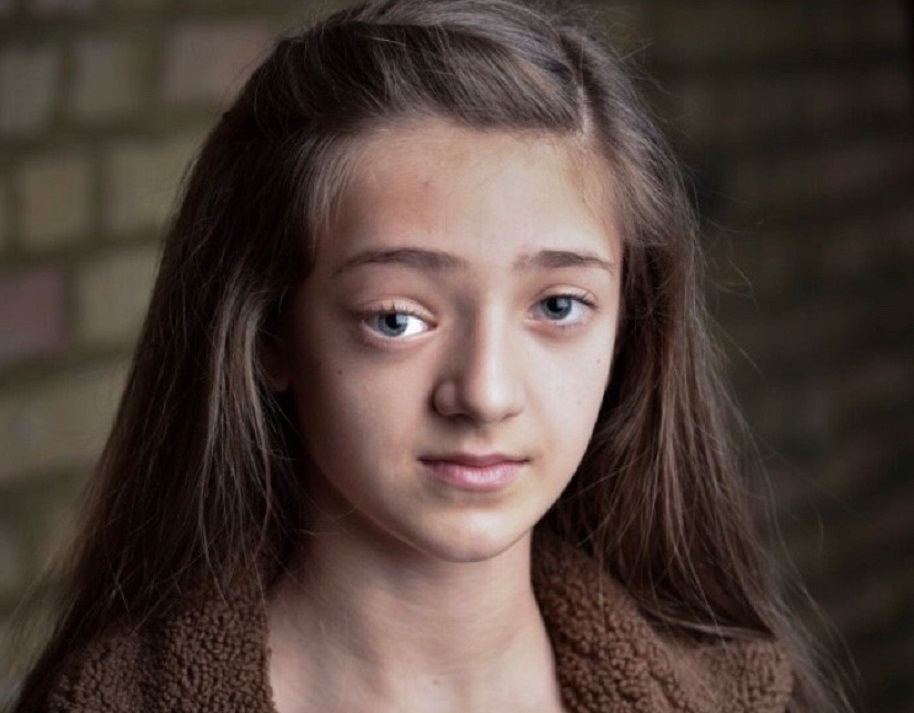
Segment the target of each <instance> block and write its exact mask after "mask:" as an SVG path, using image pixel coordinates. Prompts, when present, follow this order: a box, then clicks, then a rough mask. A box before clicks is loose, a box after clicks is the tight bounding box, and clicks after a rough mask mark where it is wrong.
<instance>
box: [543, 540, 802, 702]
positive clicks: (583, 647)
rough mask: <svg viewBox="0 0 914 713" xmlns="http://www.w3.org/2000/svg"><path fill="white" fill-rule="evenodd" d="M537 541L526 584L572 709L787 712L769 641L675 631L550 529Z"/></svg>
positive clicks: (785, 674)
mask: <svg viewBox="0 0 914 713" xmlns="http://www.w3.org/2000/svg"><path fill="white" fill-rule="evenodd" d="M537 545H538V549H537V551H536V553H535V555H534V586H535V589H536V592H537V598H538V600H539V602H540V608H541V611H542V613H543V618H544V620H545V621H546V626H547V629H548V630H549V633H550V636H551V638H552V642H553V647H554V650H555V653H556V670H557V673H558V676H559V680H560V682H561V684H562V690H563V694H564V695H565V697H566V701H567V705H568V706H569V708H570V710H571V711H574V713H583V712H584V711H598V710H614V711H642V710H650V711H658V712H659V711H668V712H678V711H689V712H698V711H708V712H709V713H710V712H711V711H715V712H717V711H729V712H731V713H742V712H744V711H745V712H748V711H752V712H753V713H783V711H785V710H786V709H787V705H788V702H789V700H790V697H791V693H792V689H793V676H792V671H791V665H790V659H789V656H788V654H787V652H786V650H785V649H784V648H783V647H782V646H781V645H780V644H779V643H778V642H776V641H772V640H768V639H764V638H761V637H758V638H747V639H727V640H721V639H719V638H713V639H712V638H710V637H708V638H707V639H706V640H699V639H697V638H692V639H684V638H679V637H674V636H673V635H671V634H669V633H668V632H665V631H663V630H661V629H659V628H658V627H656V626H654V625H653V624H652V623H651V622H649V621H648V620H647V619H646V618H645V617H644V616H643V615H642V614H641V613H640V611H639V610H638V608H637V606H636V605H635V603H634V601H633V600H632V599H631V597H630V596H629V595H628V593H627V592H625V591H624V589H623V588H622V587H621V586H620V585H619V584H618V583H617V582H616V581H615V580H613V579H612V578H611V577H610V576H608V575H607V574H606V573H604V572H602V571H601V570H600V569H599V567H598V566H597V564H596V562H594V561H593V560H592V559H590V558H588V557H587V556H586V555H584V554H583V553H581V552H579V551H578V550H576V549H575V548H574V547H571V546H570V545H567V544H565V543H562V542H560V541H558V540H557V539H555V538H550V537H549V536H544V537H543V538H541V539H540V540H539V541H538V543H537Z"/></svg>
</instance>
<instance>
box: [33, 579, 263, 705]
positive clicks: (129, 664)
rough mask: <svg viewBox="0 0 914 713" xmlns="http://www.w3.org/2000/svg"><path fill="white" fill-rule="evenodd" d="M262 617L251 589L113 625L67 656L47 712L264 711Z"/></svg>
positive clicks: (189, 603)
mask: <svg viewBox="0 0 914 713" xmlns="http://www.w3.org/2000/svg"><path fill="white" fill-rule="evenodd" d="M265 626H266V624H265V617H264V613H263V607H262V605H261V604H260V602H259V601H258V600H257V599H256V598H255V597H254V596H253V595H252V593H251V592H250V591H242V592H233V593H231V594H229V595H228V596H226V595H222V596H211V597H206V598H199V599H194V600H192V601H189V602H187V603H185V605H184V606H182V607H181V609H180V610H179V611H178V612H176V613H175V614H173V615H170V616H168V617H165V618H164V619H161V620H157V621H154V622H148V623H145V624H142V625H138V626H134V627H128V626H120V627H117V628H115V629H113V630H111V631H109V632H107V633H106V634H105V635H103V636H100V637H98V638H97V639H96V640H93V641H91V642H88V643H87V644H86V645H84V646H82V647H80V648H79V649H78V650H77V651H75V652H74V654H73V655H72V656H71V658H70V660H69V661H68V663H67V664H66V665H65V667H64V669H63V673H62V674H61V675H60V676H59V678H58V680H57V682H56V684H55V686H54V687H53V689H52V690H51V691H50V692H49V695H48V698H47V710H48V711H50V712H53V713H83V712H84V711H85V712H88V711H112V712H115V711H116V712H117V713H133V712H134V711H143V712H144V713H145V712H146V711H163V712H164V711H169V712H178V711H182V712H184V711H186V712H188V713H190V712H191V711H201V712H202V711H214V710H218V711H224V712H226V713H232V712H233V711H239V712H240V711H245V712H246V713H248V712H254V713H256V712H257V711H263V712H264V713H266V712H268V711H271V710H272V708H271V704H270V691H269V684H268V680H267V675H266V670H267V669H266V657H267V652H266V647H265Z"/></svg>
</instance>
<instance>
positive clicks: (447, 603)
mask: <svg viewBox="0 0 914 713" xmlns="http://www.w3.org/2000/svg"><path fill="white" fill-rule="evenodd" d="M379 539H380V538H378V537H377V536H375V537H374V538H371V537H364V533H362V536H357V534H356V533H353V532H351V531H350V530H349V529H347V528H340V527H339V526H337V527H336V528H335V529H334V530H333V531H332V533H331V532H328V533H326V534H319V535H315V536H313V538H312V539H311V540H310V542H309V546H308V548H307V551H306V552H304V553H303V556H302V562H303V564H302V566H299V567H296V569H295V570H294V572H295V574H293V575H290V576H288V577H287V578H286V579H285V581H284V582H283V583H282V585H281V586H280V588H279V590H278V592H277V595H276V597H275V598H274V600H273V606H272V607H271V610H270V644H271V649H272V650H273V660H272V661H271V679H272V681H273V685H274V690H275V693H276V698H277V708H278V710H279V713H284V711H283V710H282V709H283V706H282V705H280V703H281V701H280V698H282V699H283V700H285V701H289V702H291V701H298V704H297V705H287V706H285V707H286V709H287V710H311V709H320V708H324V709H327V708H344V707H346V708H352V707H354V706H360V707H366V706H368V708H369V709H371V710H384V709H393V708H398V709H402V708H403V707H404V705H405V704H408V706H409V707H414V706H415V707H420V708H421V709H423V710H431V711H442V712H446V711H457V710H460V711H473V710H483V709H486V708H489V709H492V708H497V707H500V708H505V707H512V708H515V709H520V710H555V709H558V703H557V701H558V690H557V685H556V683H555V676H554V672H553V669H552V667H553V664H552V652H551V648H550V646H549V641H548V637H547V635H546V632H545V628H544V625H543V622H542V618H541V616H540V613H539V608H538V606H537V604H536V600H535V598H534V595H533V589H532V585H531V582H530V544H531V539H530V535H529V534H528V535H526V536H524V537H523V538H522V539H521V540H519V541H517V542H516V543H514V544H513V545H511V546H510V547H509V548H508V549H507V550H505V551H503V552H501V553H500V554H498V555H496V556H495V557H492V558H490V559H486V560H484V561H478V562H446V561H441V560H436V559H435V558H433V557H429V556H424V555H422V554H420V553H418V552H416V551H414V550H408V548H407V547H406V546H405V545H402V546H398V545H399V543H393V544H392V542H391V540H386V541H384V542H379ZM293 674H294V675H293ZM292 682H298V683H297V685H293V686H292V688H294V689H295V690H294V691H291V690H287V688H286V684H287V683H292ZM531 682H533V683H532V685H531ZM543 701H551V702H553V703H554V705H544V704H543Z"/></svg>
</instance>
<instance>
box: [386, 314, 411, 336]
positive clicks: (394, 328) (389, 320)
mask: <svg viewBox="0 0 914 713" xmlns="http://www.w3.org/2000/svg"><path fill="white" fill-rule="evenodd" d="M407 321H408V320H407V316H406V315H405V314H400V313H399V312H392V313H390V314H385V315H384V316H383V317H381V328H382V330H383V331H384V332H387V333H388V334H401V333H402V332H403V331H404V330H405V329H406V326H407Z"/></svg>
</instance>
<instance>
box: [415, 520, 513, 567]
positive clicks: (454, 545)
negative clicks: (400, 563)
mask: <svg viewBox="0 0 914 713" xmlns="http://www.w3.org/2000/svg"><path fill="white" fill-rule="evenodd" d="M530 533H531V528H526V529H523V528H522V529H517V528H507V527H504V526H502V527H498V526H495V525H493V524H492V523H484V524H482V523H463V524H462V525H458V526H455V527H449V528H448V529H447V531H445V532H440V531H439V532H436V533H434V534H432V535H430V536H426V537H421V538H416V539H413V538H409V539H410V540H411V543H412V544H413V547H414V548H416V549H418V550H420V551H421V552H423V553H424V554H425V555H427V556H429V557H432V558H434V559H437V560H440V561H442V562H451V563H454V564H461V563H463V564H470V563H474V562H485V561H488V560H493V559H496V558H498V557H500V556H501V555H503V554H505V553H506V552H508V551H509V550H512V549H514V548H515V547H522V546H523V543H524V542H525V541H529V536H530ZM417 540H418V541H417Z"/></svg>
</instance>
